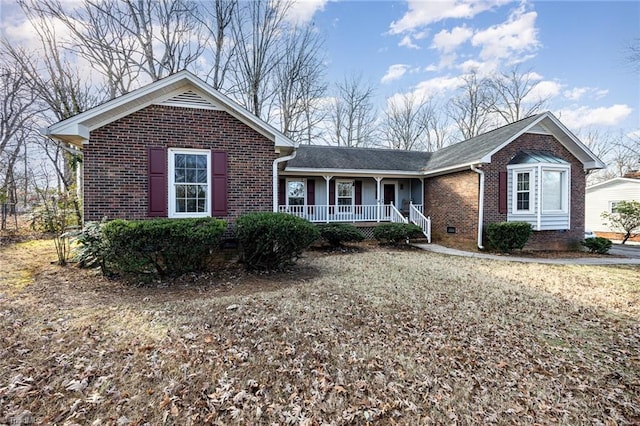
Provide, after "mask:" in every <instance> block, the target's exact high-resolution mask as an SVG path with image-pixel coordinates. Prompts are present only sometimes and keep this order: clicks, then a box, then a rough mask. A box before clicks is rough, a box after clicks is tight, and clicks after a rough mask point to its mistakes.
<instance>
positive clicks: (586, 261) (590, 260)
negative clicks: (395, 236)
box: [414, 244, 640, 265]
mask: <svg viewBox="0 0 640 426" xmlns="http://www.w3.org/2000/svg"><path fill="white" fill-rule="evenodd" d="M414 246H416V247H419V248H421V249H423V250H427V251H431V252H434V253H440V254H448V255H452V256H464V257H475V258H478V259H492V260H502V261H507V262H522V263H548V264H553V265H640V259H639V258H625V257H580V258H572V259H540V258H531V257H518V256H515V255H502V256H499V255H496V254H489V253H482V252H479V251H477V252H472V251H465V250H457V249H452V248H449V247H444V246H440V245H438V244H414Z"/></svg>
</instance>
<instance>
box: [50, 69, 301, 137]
mask: <svg viewBox="0 0 640 426" xmlns="http://www.w3.org/2000/svg"><path fill="white" fill-rule="evenodd" d="M156 104H160V105H162V104H164V105H172V106H186V107H191V108H201V109H217V110H223V111H226V112H227V113H229V114H230V115H232V116H233V117H235V118H237V119H238V120H240V121H241V122H243V123H244V124H246V125H247V126H249V127H251V128H252V129H254V130H255V131H257V132H258V133H260V134H262V135H263V136H265V137H267V138H269V139H270V140H272V141H274V144H275V146H276V147H295V146H296V144H295V143H294V142H293V141H292V140H291V139H289V138H288V137H286V136H285V135H284V134H282V133H281V132H280V131H278V130H276V129H275V128H274V127H272V126H271V125H269V124H268V123H266V122H265V121H263V120H261V119H260V118H258V117H256V116H255V115H253V114H252V113H250V112H249V111H247V110H246V109H244V108H243V107H242V106H240V105H239V104H237V103H236V102H234V101H232V100H231V99H229V98H228V97H226V96H225V95H223V94H222V93H220V92H219V91H217V90H215V89H214V88H213V87H211V86H210V85H208V84H207V83H205V82H204V81H203V80H201V79H199V78H198V77H196V76H195V75H194V74H192V73H190V72H189V71H180V72H178V73H176V74H172V75H170V76H168V77H165V78H163V79H161V80H158V81H155V82H153V83H151V84H148V85H146V86H144V87H141V88H139V89H136V90H134V91H132V92H129V93H127V94H124V95H122V96H119V97H117V98H115V99H112V100H110V101H108V102H105V103H104V104H101V105H98V106H96V107H94V108H91V109H89V110H87V111H85V112H82V113H80V114H78V115H75V116H73V117H71V118H68V119H66V120H63V121H60V122H58V123H55V124H52V125H51V126H49V127H47V128H45V129H44V130H43V132H42V133H43V134H44V135H45V136H49V137H51V138H55V139H58V140H61V141H64V142H67V143H70V144H74V145H76V146H79V147H81V146H82V144H84V143H88V142H89V139H90V132H91V131H92V130H95V129H97V128H100V127H102V126H104V125H106V124H109V123H112V122H114V121H116V120H118V119H119V118H122V117H125V116H127V115H129V114H132V113H134V112H136V111H139V110H141V109H143V108H146V107H148V106H149V105H156Z"/></svg>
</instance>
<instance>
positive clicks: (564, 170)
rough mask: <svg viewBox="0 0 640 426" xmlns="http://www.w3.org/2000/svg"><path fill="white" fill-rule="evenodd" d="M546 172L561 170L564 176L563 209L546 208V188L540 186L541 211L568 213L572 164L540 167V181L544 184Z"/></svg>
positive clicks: (545, 212)
mask: <svg viewBox="0 0 640 426" xmlns="http://www.w3.org/2000/svg"><path fill="white" fill-rule="evenodd" d="M545 172H560V173H561V176H562V177H563V178H564V181H563V182H562V191H563V192H562V194H561V196H562V199H561V200H560V202H561V203H562V209H560V210H545V209H544V193H545V191H544V188H543V187H542V186H540V193H541V200H540V211H541V213H542V214H568V213H569V205H570V201H571V200H570V199H569V187H570V185H569V181H570V180H571V167H570V166H568V165H567V166H553V167H551V166H541V167H540V182H541V185H543V182H544V173H545Z"/></svg>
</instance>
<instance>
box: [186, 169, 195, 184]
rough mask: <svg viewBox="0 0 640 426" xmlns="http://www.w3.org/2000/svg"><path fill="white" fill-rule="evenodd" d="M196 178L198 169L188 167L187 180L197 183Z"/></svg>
mask: <svg viewBox="0 0 640 426" xmlns="http://www.w3.org/2000/svg"><path fill="white" fill-rule="evenodd" d="M196 179H197V178H196V171H195V170H194V169H187V177H186V182H188V183H195V182H197V180H196Z"/></svg>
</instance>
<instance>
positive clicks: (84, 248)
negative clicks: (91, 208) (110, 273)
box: [70, 222, 109, 275]
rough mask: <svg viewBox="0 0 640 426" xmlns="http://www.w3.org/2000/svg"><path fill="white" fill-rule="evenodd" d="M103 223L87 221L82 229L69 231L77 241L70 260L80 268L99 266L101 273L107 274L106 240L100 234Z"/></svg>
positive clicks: (107, 246)
mask: <svg viewBox="0 0 640 426" xmlns="http://www.w3.org/2000/svg"><path fill="white" fill-rule="evenodd" d="M105 223H106V222H87V223H85V225H84V228H82V230H80V231H76V232H72V233H70V236H71V237H72V238H73V240H74V241H75V242H76V243H77V245H76V246H75V247H74V249H73V251H74V253H73V254H74V256H73V259H71V260H72V261H73V262H76V263H77V265H78V266H79V267H81V268H94V267H97V266H99V267H100V270H101V272H102V274H103V275H107V268H106V264H105V260H106V255H107V252H108V249H109V244H108V241H107V239H106V238H104V236H103V235H102V227H103V226H104V224H105Z"/></svg>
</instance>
